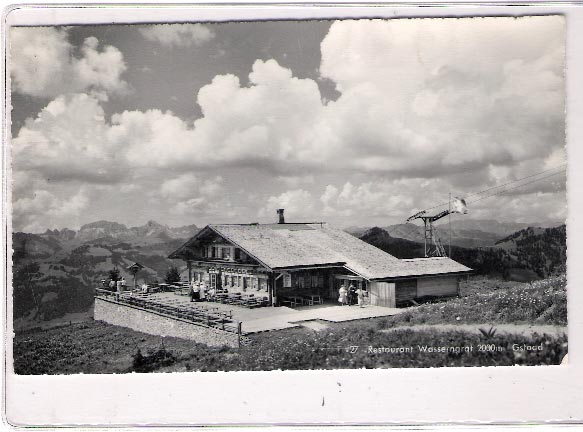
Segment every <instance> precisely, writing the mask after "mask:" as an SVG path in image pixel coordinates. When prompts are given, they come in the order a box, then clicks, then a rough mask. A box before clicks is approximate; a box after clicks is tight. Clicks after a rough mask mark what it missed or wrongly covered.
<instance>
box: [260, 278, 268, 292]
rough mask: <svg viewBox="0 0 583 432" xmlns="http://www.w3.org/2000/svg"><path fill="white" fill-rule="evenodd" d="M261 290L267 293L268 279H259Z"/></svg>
mask: <svg viewBox="0 0 583 432" xmlns="http://www.w3.org/2000/svg"><path fill="white" fill-rule="evenodd" d="M259 289H260V290H265V291H267V279H264V278H261V279H259Z"/></svg>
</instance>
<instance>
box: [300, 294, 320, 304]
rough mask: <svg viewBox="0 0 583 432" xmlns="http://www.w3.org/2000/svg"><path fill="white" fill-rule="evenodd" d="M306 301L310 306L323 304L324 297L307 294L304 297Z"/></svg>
mask: <svg viewBox="0 0 583 432" xmlns="http://www.w3.org/2000/svg"><path fill="white" fill-rule="evenodd" d="M302 298H303V300H304V301H307V302H308V304H309V305H310V306H313V305H314V303H318V304H322V297H321V296H320V295H319V294H305V295H303V296H302Z"/></svg>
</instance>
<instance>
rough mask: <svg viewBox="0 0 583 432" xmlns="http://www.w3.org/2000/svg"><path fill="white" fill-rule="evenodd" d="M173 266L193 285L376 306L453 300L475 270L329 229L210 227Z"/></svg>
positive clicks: (274, 298) (273, 300)
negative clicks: (399, 254) (393, 251)
mask: <svg viewBox="0 0 583 432" xmlns="http://www.w3.org/2000/svg"><path fill="white" fill-rule="evenodd" d="M169 258H171V259H181V260H184V261H185V262H186V264H187V267H188V278H189V281H193V280H195V281H205V282H206V283H207V285H208V286H209V287H210V288H227V289H229V288H234V289H237V290H241V291H246V292H249V293H256V294H257V295H262V296H267V297H268V298H269V304H271V305H273V306H278V305H280V304H281V300H283V299H284V298H286V297H287V296H297V295H310V294H317V295H319V296H321V297H322V298H323V299H328V301H336V299H337V298H338V288H339V287H340V285H341V284H342V283H344V284H346V286H348V285H349V284H350V283H353V284H354V285H355V286H357V287H359V286H360V287H362V288H363V289H364V290H365V292H366V294H365V295H366V296H367V298H368V300H369V302H370V304H372V305H377V306H386V307H396V306H398V305H404V304H409V303H410V301H411V300H414V299H418V298H423V297H438V296H455V295H457V294H458V290H459V280H460V277H461V276H463V275H465V274H467V273H468V272H470V271H471V269H470V268H468V267H466V266H464V265H462V264H460V263H458V262H456V261H454V260H452V259H450V258H443V257H439V258H415V259H398V258H396V257H394V256H392V255H390V254H388V253H386V252H384V251H382V250H380V249H378V248H376V247H375V246H372V245H370V244H368V243H366V242H364V241H362V240H360V239H358V238H356V237H354V236H352V235H351V234H349V233H347V232H345V231H342V230H339V229H335V228H332V227H330V226H329V225H328V224H326V223H285V222H284V220H283V212H281V213H280V223H275V224H221V225H214V224H211V225H207V226H206V227H205V228H203V229H202V230H201V231H200V232H199V233H198V234H196V235H195V236H194V237H192V238H191V239H190V240H188V241H187V242H186V243H185V244H184V245H182V246H181V247H180V248H179V249H178V250H176V251H175V252H173V253H172V254H170V256H169Z"/></svg>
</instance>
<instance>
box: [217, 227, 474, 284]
mask: <svg viewBox="0 0 583 432" xmlns="http://www.w3.org/2000/svg"><path fill="white" fill-rule="evenodd" d="M208 227H209V228H210V229H212V230H213V231H215V232H216V233H217V234H219V235H220V236H222V237H224V238H225V239H226V240H228V241H230V242H232V243H234V244H236V245H237V246H239V247H240V248H241V249H243V250H245V251H246V252H247V253H248V254H249V255H251V256H253V257H255V258H256V259H257V260H259V261H260V262H261V263H263V264H265V265H267V266H268V267H270V268H271V269H285V268H291V267H308V266H318V265H320V266H323V265H331V264H336V265H344V266H345V267H346V268H347V269H349V270H351V271H353V272H355V273H357V274H359V275H361V276H363V277H365V278H366V279H369V280H371V279H383V278H394V277H404V276H420V275H431V274H442V273H457V272H467V271H470V270H471V269H470V268H468V267H466V266H464V265H462V264H459V263H458V262H456V261H453V260H452V259H449V258H418V259H412V260H401V259H398V258H396V257H394V256H392V255H390V254H388V253H386V252H384V251H382V250H381V249H378V248H377V247H375V246H372V245H370V244H368V243H366V242H364V241H362V240H360V239H358V238H356V237H354V236H352V235H351V234H348V233H347V232H345V231H342V230H339V229H335V228H332V227H330V226H329V225H327V224H319V223H317V224H315V223H306V224H287V223H286V224H265V225H259V224H257V225H255V224H253V225H209V226H208Z"/></svg>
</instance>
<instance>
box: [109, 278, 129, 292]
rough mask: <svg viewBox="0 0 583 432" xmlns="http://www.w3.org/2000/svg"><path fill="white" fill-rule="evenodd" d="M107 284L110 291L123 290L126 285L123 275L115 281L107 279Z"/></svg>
mask: <svg viewBox="0 0 583 432" xmlns="http://www.w3.org/2000/svg"><path fill="white" fill-rule="evenodd" d="M108 286H109V290H110V291H113V292H115V291H117V292H118V293H120V292H123V291H125V290H126V289H127V287H128V286H127V283H126V280H125V279H124V278H123V277H122V278H121V279H119V280H117V281H116V280H113V279H111V280H110V281H109V284H108Z"/></svg>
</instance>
